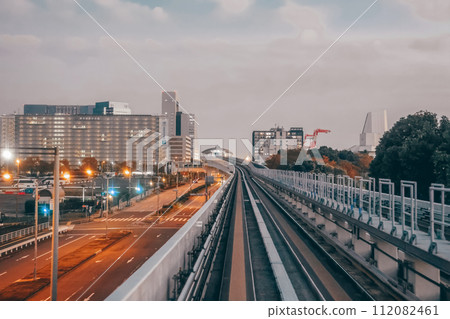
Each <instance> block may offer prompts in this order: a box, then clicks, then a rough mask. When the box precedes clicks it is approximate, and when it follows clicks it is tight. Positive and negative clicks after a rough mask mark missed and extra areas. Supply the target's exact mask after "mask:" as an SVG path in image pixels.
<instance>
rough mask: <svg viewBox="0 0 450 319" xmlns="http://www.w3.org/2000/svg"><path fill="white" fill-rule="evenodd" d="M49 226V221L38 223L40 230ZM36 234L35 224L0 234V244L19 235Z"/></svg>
mask: <svg viewBox="0 0 450 319" xmlns="http://www.w3.org/2000/svg"><path fill="white" fill-rule="evenodd" d="M48 227H49V224H48V222H46V223H43V224H39V225H38V232H39V231H41V230H43V229H46V228H48ZM31 234H34V226H31V227H27V228H22V229H19V230H16V231H13V232H10V233H7V234H3V235H1V236H0V244H1V243H5V242H7V241H10V240H13V239H15V238H18V237H23V236H27V235H31Z"/></svg>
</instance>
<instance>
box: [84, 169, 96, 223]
mask: <svg viewBox="0 0 450 319" xmlns="http://www.w3.org/2000/svg"><path fill="white" fill-rule="evenodd" d="M86 173H87V174H88V176H89V177H88V178H89V179H90V180H91V202H92V203H93V199H92V198H93V197H94V179H93V178H92V170H91V169H87V170H86ZM87 214H88V220H89V221H91V214H90V211H88V212H87Z"/></svg>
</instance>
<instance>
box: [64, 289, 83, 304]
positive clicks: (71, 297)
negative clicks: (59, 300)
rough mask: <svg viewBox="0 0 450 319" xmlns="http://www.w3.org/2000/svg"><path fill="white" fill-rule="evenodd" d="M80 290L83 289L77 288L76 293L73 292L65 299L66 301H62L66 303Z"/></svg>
mask: <svg viewBox="0 0 450 319" xmlns="http://www.w3.org/2000/svg"><path fill="white" fill-rule="evenodd" d="M81 288H83V287H80V288H78V290H77V291H75V292H74V293H73V294H71V295H70V296H69V297H67V299H66V300H64V301H68V300H69V299H70V298H72V297H73V295H75V294H76V293H77V292H79V291H80V290H81Z"/></svg>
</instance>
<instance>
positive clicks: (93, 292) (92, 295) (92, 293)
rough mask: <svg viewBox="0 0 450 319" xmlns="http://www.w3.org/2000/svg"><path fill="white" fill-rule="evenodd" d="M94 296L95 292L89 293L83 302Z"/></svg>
mask: <svg viewBox="0 0 450 319" xmlns="http://www.w3.org/2000/svg"><path fill="white" fill-rule="evenodd" d="M94 294H95V292H93V293H91V294H90V295H89V297H87V298H85V299H84V301H89V300H90V299H91V297H92V296H93V295H94Z"/></svg>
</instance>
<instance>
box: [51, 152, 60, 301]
mask: <svg viewBox="0 0 450 319" xmlns="http://www.w3.org/2000/svg"><path fill="white" fill-rule="evenodd" d="M54 165H55V166H54V171H53V175H54V177H53V180H54V185H53V231H52V232H53V234H52V236H53V242H52V272H51V299H52V301H56V300H57V296H58V289H57V287H58V233H59V149H58V147H56V148H55V164H54Z"/></svg>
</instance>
